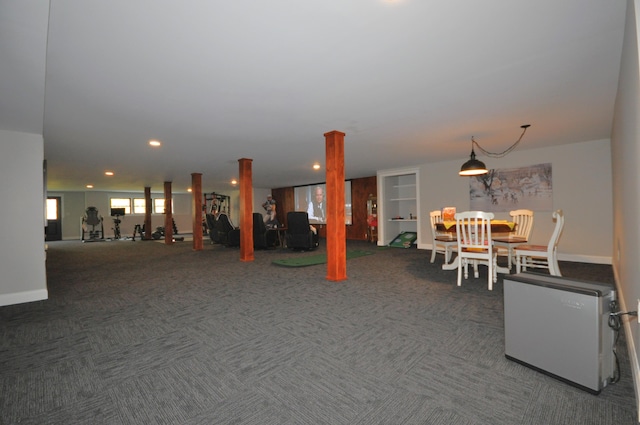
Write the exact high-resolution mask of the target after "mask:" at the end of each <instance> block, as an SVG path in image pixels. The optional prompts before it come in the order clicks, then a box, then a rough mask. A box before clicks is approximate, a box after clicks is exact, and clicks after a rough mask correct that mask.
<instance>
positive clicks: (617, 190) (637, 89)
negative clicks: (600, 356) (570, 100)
mask: <svg viewBox="0 0 640 425" xmlns="http://www.w3.org/2000/svg"><path fill="white" fill-rule="evenodd" d="M639 15H640V0H628V2H627V21H626V25H625V35H624V44H623V48H622V61H621V66H620V78H619V79H618V94H617V97H616V105H615V115H614V121H613V130H612V134H611V151H612V164H613V166H612V168H613V211H614V214H613V270H614V272H615V275H616V283H617V285H618V289H619V291H618V299H619V303H620V306H621V310H622V311H632V310H635V311H637V309H638V300H640V278H639V277H640V261H638V260H639V259H640V225H639V224H638V213H639V212H640V171H638V170H639V167H638V164H639V163H640V146H639V141H640V120H638V117H639V116H640V115H639V114H640V64H639V62H640V53H639V46H640V43H639V42H638V37H639V34H638V22H640V16H639ZM624 324H625V331H626V334H627V335H630V337H627V344H628V347H629V354H630V356H629V357H630V359H631V369H632V371H633V375H634V383H635V389H636V401H637V402H638V403H640V394H639V391H640V390H639V388H640V363H639V361H638V357H639V353H638V350H639V349H640V332H639V329H638V321H637V318H629V319H628V320H626V321H625V322H624ZM638 412H639V415H640V405H639V406H638ZM639 420H640V417H639Z"/></svg>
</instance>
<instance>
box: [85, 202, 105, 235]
mask: <svg viewBox="0 0 640 425" xmlns="http://www.w3.org/2000/svg"><path fill="white" fill-rule="evenodd" d="M81 220H82V221H81V222H80V230H81V232H82V242H96V241H103V240H104V222H103V219H102V216H101V215H100V213H99V212H98V209H97V208H96V207H87V209H86V211H85V213H84V216H83V217H82V219H81ZM87 233H88V234H89V237H88V238H87V237H86V234H87Z"/></svg>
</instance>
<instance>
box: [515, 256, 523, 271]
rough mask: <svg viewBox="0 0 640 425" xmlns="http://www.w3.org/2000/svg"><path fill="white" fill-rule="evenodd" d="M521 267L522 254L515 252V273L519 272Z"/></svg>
mask: <svg viewBox="0 0 640 425" xmlns="http://www.w3.org/2000/svg"><path fill="white" fill-rule="evenodd" d="M521 269H522V256H521V255H520V254H519V253H517V252H516V273H520V270H521Z"/></svg>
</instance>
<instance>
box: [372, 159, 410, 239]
mask: <svg viewBox="0 0 640 425" xmlns="http://www.w3.org/2000/svg"><path fill="white" fill-rule="evenodd" d="M418 182H419V179H418V169H417V168H403V169H394V170H384V171H378V245H388V244H389V243H390V242H391V241H392V240H393V238H395V237H396V236H398V234H400V233H401V232H417V231H418V217H420V211H419V210H420V202H419V201H418V193H420V192H419V190H418Z"/></svg>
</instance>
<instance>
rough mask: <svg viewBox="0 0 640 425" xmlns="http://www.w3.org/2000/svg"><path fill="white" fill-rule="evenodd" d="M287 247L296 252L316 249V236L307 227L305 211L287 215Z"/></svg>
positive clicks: (307, 217) (307, 219)
mask: <svg viewBox="0 0 640 425" xmlns="http://www.w3.org/2000/svg"><path fill="white" fill-rule="evenodd" d="M285 239H286V241H287V247H288V248H291V249H298V250H312V249H316V248H317V247H318V244H319V243H318V241H319V238H318V234H317V233H314V232H313V231H312V230H311V227H310V226H309V216H308V215H307V213H306V212H305V211H289V212H288V213H287V233H286V235H285Z"/></svg>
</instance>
